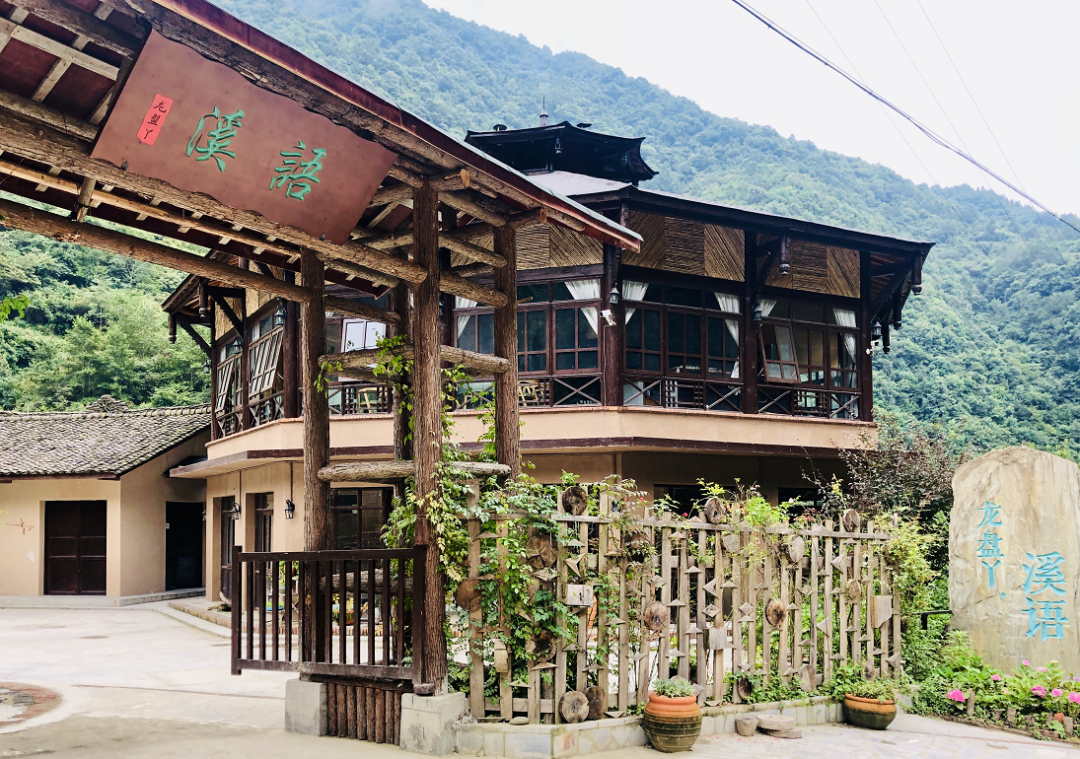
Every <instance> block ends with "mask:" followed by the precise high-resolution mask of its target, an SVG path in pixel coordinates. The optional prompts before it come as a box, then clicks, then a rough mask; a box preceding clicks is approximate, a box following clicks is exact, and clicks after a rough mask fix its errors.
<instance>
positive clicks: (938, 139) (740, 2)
mask: <svg viewBox="0 0 1080 759" xmlns="http://www.w3.org/2000/svg"><path fill="white" fill-rule="evenodd" d="M731 1H732V2H733V3H735V4H736V5H737V6H739V7H740V8H742V9H743V10H744V11H746V12H747V13H749V14H750V15H751V16H753V17H754V18H756V19H757V20H758V21H760V22H761V23H763V24H764V25H765V26H766V27H768V28H769V29H771V30H772V31H774V32H776V33H777V34H779V35H780V36H781V37H783V38H784V39H786V40H787V41H788V42H790V43H791V44H792V45H794V46H795V47H797V48H798V49H800V50H802V51H803V52H804V53H806V54H807V55H809V56H810V57H811V58H813V59H815V60H816V61H818V62H819V63H821V64H823V65H824V66H825V67H826V68H829V69H831V70H832V71H834V72H836V73H837V74H839V75H840V76H842V77H843V78H844V79H846V80H847V81H849V82H851V84H853V85H855V86H856V87H858V88H859V89H860V90H862V91H863V92H864V93H866V94H867V95H869V96H870V97H872V98H874V99H875V100H877V101H879V102H881V103H883V104H884V105H885V106H886V107H888V108H889V109H891V110H892V111H894V112H896V113H897V114H898V115H899V116H901V117H902V118H903V119H905V120H906V121H908V122H909V123H911V124H912V125H913V126H914V127H915V128H916V129H918V130H919V131H920V132H922V133H923V134H924V135H926V136H927V137H928V138H929V139H930V140H931V141H933V142H935V143H936V144H938V145H940V146H941V147H943V148H945V149H946V150H948V151H950V152H952V153H955V154H956V155H958V156H960V157H961V158H963V159H964V160H965V161H967V162H969V163H971V164H972V165H973V166H976V167H978V168H979V169H981V170H983V171H985V172H986V173H987V174H989V175H990V176H992V177H993V178H994V179H996V180H997V181H998V182H1000V183H1001V184H1003V185H1005V186H1006V187H1008V188H1009V189H1010V190H1012V191H1013V192H1015V193H1016V194H1017V195H1019V196H1020V197H1022V198H1024V199H1025V200H1027V201H1028V202H1029V203H1031V204H1032V205H1033V206H1035V207H1036V208H1039V209H1040V210H1042V211H1045V212H1046V213H1048V214H1050V215H1051V216H1053V217H1054V218H1055V219H1057V220H1058V221H1060V222H1061V223H1062V224H1064V225H1066V226H1067V227H1070V228H1071V229H1072V230H1074V231H1075V232H1078V233H1080V227H1077V226H1075V225H1074V224H1073V223H1072V222H1070V221H1069V220H1068V219H1065V218H1062V216H1061V215H1060V214H1058V213H1055V212H1054V211H1052V210H1051V209H1050V208H1049V207H1047V206H1046V205H1045V204H1043V203H1041V202H1040V201H1039V200H1037V199H1036V198H1034V197H1032V196H1031V195H1030V194H1028V193H1027V192H1024V191H1023V190H1022V189H1020V188H1019V187H1017V186H1016V185H1014V184H1013V183H1012V182H1010V181H1009V180H1007V179H1005V177H1003V176H1001V175H1000V174H998V173H997V172H996V171H994V170H993V169H991V168H990V167H988V166H986V165H985V164H983V163H981V162H980V161H979V160H978V159H976V158H975V157H974V156H972V155H970V154H968V153H967V152H965V151H964V150H963V149H962V148H958V147H957V146H956V145H954V144H952V143H951V142H950V141H949V140H947V139H946V138H944V137H942V136H941V135H940V134H938V133H937V132H935V131H934V130H933V129H931V128H930V127H928V126H926V125H925V124H923V123H922V122H921V121H919V120H918V119H917V118H915V117H914V116H912V115H911V114H909V113H908V112H907V111H905V110H904V109H902V108H900V107H899V106H898V105H896V104H895V103H893V102H892V101H890V100H889V99H887V98H885V97H884V96H882V95H879V94H878V93H877V92H876V91H874V90H873V89H871V88H870V87H869V86H867V85H866V84H863V83H862V82H861V81H859V79H857V78H856V77H854V76H852V75H851V74H849V73H848V72H847V71H845V70H844V69H842V68H841V67H839V66H837V65H836V64H835V63H833V62H832V61H830V60H829V59H828V58H826V57H825V56H823V55H821V53H818V52H817V51H816V50H814V49H813V48H811V47H810V46H808V45H806V44H805V43H803V42H802V41H800V40H799V39H798V38H797V37H795V36H794V35H792V34H790V33H789V32H787V31H785V30H784V29H783V28H782V27H780V26H778V25H777V24H776V23H775V22H774V21H772V20H770V19H769V18H768V17H767V16H765V15H763V14H762V13H761V12H759V11H758V10H756V9H755V8H753V7H752V6H750V5H749V4H748V3H746V2H745V0H731Z"/></svg>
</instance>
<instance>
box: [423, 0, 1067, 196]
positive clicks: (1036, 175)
mask: <svg viewBox="0 0 1080 759" xmlns="http://www.w3.org/2000/svg"><path fill="white" fill-rule="evenodd" d="M425 2H426V3H427V4H428V5H431V6H432V7H435V8H439V9H442V10H446V11H449V12H450V13H452V14H454V15H455V16H460V17H462V18H465V19H468V20H471V21H476V22H478V23H481V24H484V25H486V26H490V27H493V28H495V29H499V30H502V31H506V32H510V33H512V34H515V35H517V34H524V35H525V36H526V37H527V38H528V39H529V41H530V42H532V43H534V44H536V45H547V46H549V47H550V48H551V49H552V50H553V51H555V52H561V51H564V50H574V51H578V52H581V53H585V54H587V55H589V56H591V57H593V58H595V59H597V60H599V61H601V62H603V63H607V64H610V65H612V66H617V67H618V68H621V69H622V70H623V71H624V72H625V73H627V74H629V75H630V76H640V77H644V78H646V79H648V80H649V81H650V82H653V83H655V84H657V85H659V86H661V87H663V88H665V89H667V90H669V91H671V92H673V93H675V94H677V95H682V96H685V97H687V98H690V99H691V100H694V101H696V102H697V103H698V104H700V105H701V106H702V107H703V108H705V109H706V110H708V111H712V112H713V113H716V114H719V115H722V116H732V117H736V118H740V119H743V120H746V121H749V122H752V123H756V124H767V125H770V126H772V127H775V128H776V129H777V131H779V132H780V133H781V134H783V135H785V136H787V135H790V134H794V135H795V137H797V138H799V139H807V140H812V141H813V142H814V143H815V144H817V145H818V146H819V147H822V148H826V149H829V150H835V151H838V152H841V153H845V154H848V155H854V156H859V157H861V158H864V159H866V160H868V161H871V162H874V163H881V164H884V165H886V166H889V167H891V168H893V169H895V170H897V171H899V172H900V173H901V174H903V175H904V176H907V177H909V178H911V179H913V180H915V181H917V182H928V183H935V182H936V183H940V184H943V185H954V184H963V183H968V184H971V185H974V186H983V187H985V186H992V187H994V188H995V189H998V190H1001V191H1003V192H1006V193H1007V194H1008V191H1007V190H1005V189H1004V188H1003V187H1001V186H1000V185H999V184H998V183H996V182H994V181H993V180H989V179H988V178H984V177H983V176H982V175H981V174H980V172H979V171H978V170H977V169H975V168H974V167H971V166H970V165H968V164H966V163H965V162H963V161H962V160H961V159H959V158H957V157H955V156H953V155H951V154H950V153H948V152H946V151H945V150H944V149H943V148H940V147H938V146H936V145H934V144H933V143H931V142H930V141H929V140H928V139H927V138H926V137H925V136H923V135H922V134H920V133H918V132H917V131H916V130H915V129H914V128H913V127H911V126H909V125H907V124H906V123H905V122H903V121H902V120H901V119H900V118H899V117H896V116H887V115H886V114H885V113H883V109H882V107H881V106H879V105H878V104H876V102H875V101H874V100H872V99H871V98H870V97H869V96H867V95H865V94H863V93H862V92H860V91H859V90H857V89H856V88H855V87H854V86H852V85H851V84H850V83H848V82H845V81H844V80H843V79H841V78H840V77H839V76H838V75H837V74H835V73H834V72H831V71H829V70H828V69H826V68H825V67H824V66H823V65H822V64H820V63H818V62H817V61H815V60H813V59H812V58H810V57H809V56H807V55H806V54H805V53H803V52H801V51H799V50H798V49H797V48H795V47H794V46H793V45H791V44H790V43H789V42H787V41H786V40H784V39H783V38H782V37H780V36H779V35H777V34H776V33H775V32H772V31H770V30H769V29H767V28H766V27H765V26H764V25H763V24H762V23H761V22H759V21H757V20H756V19H754V18H753V17H752V16H750V15H749V14H748V13H747V12H746V11H744V10H742V9H741V8H739V7H738V6H736V5H735V4H734V3H732V2H730V1H729V0H663V2H658V1H657V0H545V2H543V3H534V2H523V1H522V0H425ZM749 4H750V5H751V6H753V7H755V8H757V9H758V10H759V11H761V12H762V13H764V14H765V15H766V16H768V17H769V18H771V19H772V20H773V21H775V22H776V23H777V24H779V25H780V26H782V27H783V28H785V29H786V30H787V31H788V32H791V33H792V34H794V35H795V36H796V37H798V38H799V39H801V40H802V41H804V42H806V43H807V44H809V45H810V46H811V47H813V48H814V49H816V50H817V51H818V52H820V53H823V54H824V55H825V56H826V57H828V58H830V59H831V60H832V61H833V62H834V63H837V64H838V65H840V66H842V67H843V68H845V69H847V70H848V71H850V72H852V73H856V72H857V75H859V76H860V77H861V78H862V79H863V80H864V81H865V82H866V83H867V84H868V85H869V86H870V87H872V88H874V89H875V90H877V91H878V92H879V93H881V94H882V95H884V96H885V97H887V98H889V99H890V100H892V101H893V102H894V103H896V104H897V105H899V106H901V107H902V108H903V109H905V110H907V111H908V112H909V113H911V114H912V115H914V116H915V117H916V118H918V119H920V120H921V121H923V122H924V123H926V124H928V125H929V126H930V127H932V128H933V129H935V130H936V131H938V132H939V133H940V134H942V135H943V136H945V137H947V138H948V139H950V140H952V141H953V142H954V143H956V144H958V145H966V146H967V148H968V149H969V151H970V152H971V153H972V154H974V155H975V156H976V157H977V158H979V159H980V160H981V161H982V162H983V163H985V164H987V165H988V166H990V167H991V168H993V169H994V170H995V171H997V172H998V173H1000V174H1001V175H1003V176H1005V177H1006V178H1008V179H1010V180H1011V181H1013V182H1014V183H1016V184H1019V185H1021V186H1022V187H1023V188H1024V189H1025V190H1026V191H1027V192H1028V193H1030V194H1031V195H1033V196H1035V197H1036V198H1038V199H1039V200H1040V201H1041V202H1043V203H1044V204H1045V205H1047V206H1049V207H1050V208H1051V209H1053V210H1054V211H1057V212H1059V213H1064V212H1073V213H1080V181H1078V179H1077V177H1078V175H1080V171H1078V170H1080V79H1078V77H1077V76H1076V74H1077V72H1078V70H1080V66H1078V64H1080V46H1078V45H1077V41H1076V30H1077V28H1080V2H1076V1H1075V0H1073V1H1072V2H1070V1H1068V0H1036V1H1035V2H1016V0H1013V2H1003V1H1002V0H860V1H859V2H855V0H847V2H841V0H749ZM935 30H936V31H935ZM939 36H940V41H939ZM950 57H951V62H950ZM954 64H955V68H954ZM958 71H959V75H958V73H957V72H958ZM920 72H921V74H920ZM961 77H962V80H961ZM924 78H925V83H924V81H923V80H924ZM965 82H966V85H967V88H968V89H970V91H971V96H973V97H974V101H973V99H972V97H971V96H969V95H968V92H967V91H966V89H965V86H964V83H965ZM976 104H977V106H976ZM980 109H981V111H982V115H983V116H985V120H986V123H984V121H983V118H982V117H981V116H980V114H979V110H980ZM537 111H538V112H539V104H538V107H537ZM589 117H590V114H584V113H583V114H580V118H582V119H587V118H589ZM592 117H593V118H595V117H596V116H595V115H592ZM950 121H951V123H950ZM987 124H989V129H988V128H987ZM512 126H515V127H520V126H528V125H526V124H515V125H512ZM991 130H992V133H991ZM995 137H996V138H997V142H998V143H1000V145H1001V149H999V148H998V145H997V144H996V143H995V139H994V138H995ZM1010 164H1011V168H1010ZM660 168H661V170H662V167H660ZM1014 170H1015V171H1014Z"/></svg>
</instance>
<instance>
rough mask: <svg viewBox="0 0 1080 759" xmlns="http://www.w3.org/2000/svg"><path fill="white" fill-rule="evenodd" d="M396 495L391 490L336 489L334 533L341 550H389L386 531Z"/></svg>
mask: <svg viewBox="0 0 1080 759" xmlns="http://www.w3.org/2000/svg"><path fill="white" fill-rule="evenodd" d="M392 492H393V491H391V490H390V489H388V488H359V489H353V488H342V489H337V488H335V489H334V491H333V505H334V530H335V536H336V537H335V545H336V546H337V548H338V550H342V551H350V550H356V549H358V548H385V544H384V543H383V538H382V530H383V526H384V525H385V524H386V517H387V514H388V513H389V507H390V499H391V496H392Z"/></svg>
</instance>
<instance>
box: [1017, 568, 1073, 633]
mask: <svg viewBox="0 0 1080 759" xmlns="http://www.w3.org/2000/svg"><path fill="white" fill-rule="evenodd" d="M1025 556H1026V558H1027V562H1026V563H1025V564H1023V567H1024V571H1025V572H1026V573H1027V577H1026V578H1025V580H1024V594H1025V600H1026V601H1027V604H1028V605H1027V608H1025V609H1024V611H1026V612H1027V615H1028V632H1027V634H1028V637H1029V638H1032V637H1035V636H1036V635H1038V636H1040V637H1039V640H1046V639H1047V638H1064V637H1065V623H1066V622H1068V621H1069V620H1068V618H1067V617H1066V616H1065V614H1064V611H1065V601H1064V600H1060V601H1059V600H1050V599H1047V597H1046V594H1047V593H1050V594H1052V595H1053V596H1064V595H1065V573H1064V571H1062V568H1061V565H1062V563H1063V562H1064V561H1065V557H1064V556H1062V555H1061V554H1060V553H1058V552H1057V551H1054V552H1052V553H1039V554H1035V553H1029V554H1025ZM1040 594H1041V595H1042V596H1043V597H1042V598H1040V599H1035V598H1032V596H1037V595H1040Z"/></svg>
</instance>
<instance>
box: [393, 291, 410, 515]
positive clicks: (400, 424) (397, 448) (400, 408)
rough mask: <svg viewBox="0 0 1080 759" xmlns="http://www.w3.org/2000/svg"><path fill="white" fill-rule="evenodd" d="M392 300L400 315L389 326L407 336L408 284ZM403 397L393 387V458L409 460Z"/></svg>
mask: <svg viewBox="0 0 1080 759" xmlns="http://www.w3.org/2000/svg"><path fill="white" fill-rule="evenodd" d="M390 297H391V298H392V300H393V302H392V306H393V309H394V313H396V314H397V315H398V316H399V317H401V321H399V322H398V323H397V324H396V325H392V326H391V327H390V329H391V330H393V334H394V337H398V336H402V335H403V336H405V337H406V338H408V336H409V286H408V285H407V284H405V283H404V282H402V283H400V284H398V285H397V286H396V287H394V291H393V294H392V295H391V296H390ZM403 379H405V381H409V380H408V378H403ZM404 401H405V398H404V396H403V395H402V392H401V391H400V390H398V389H397V388H396V387H395V388H394V398H393V404H394V405H393V409H394V459H395V460H396V461H411V460H412V457H413V454H412V443H411V442H407V441H406V440H405V436H406V435H408V434H409V419H410V415H409V409H408V408H406V405H405V402H404ZM397 490H398V491H402V488H400V487H399V488H397ZM397 495H398V497H399V498H404V497H405V493H404V492H398V494H397Z"/></svg>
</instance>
